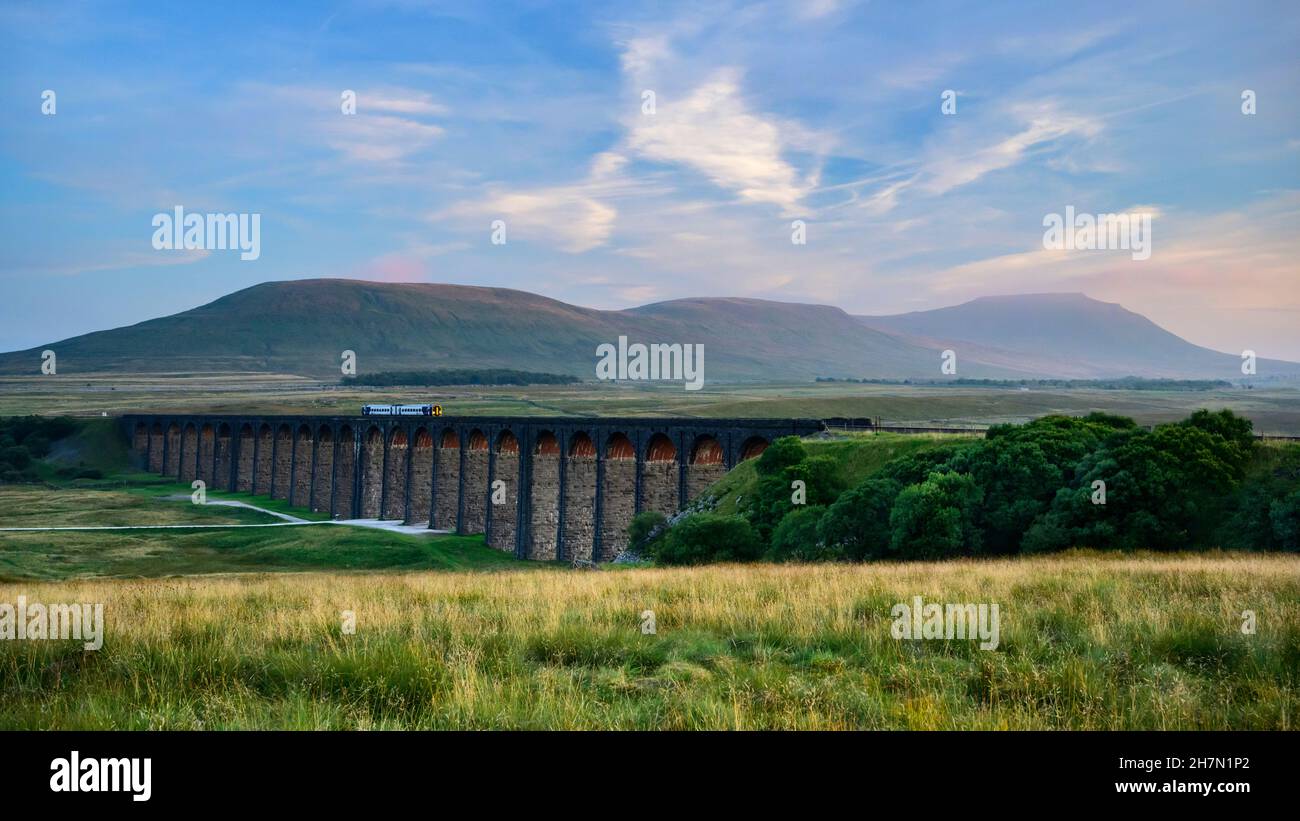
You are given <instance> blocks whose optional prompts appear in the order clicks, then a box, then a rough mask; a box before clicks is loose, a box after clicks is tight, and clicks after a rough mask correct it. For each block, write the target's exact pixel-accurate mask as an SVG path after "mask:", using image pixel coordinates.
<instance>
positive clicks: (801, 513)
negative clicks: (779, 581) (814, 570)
mask: <svg viewBox="0 0 1300 821" xmlns="http://www.w3.org/2000/svg"><path fill="white" fill-rule="evenodd" d="M825 512H826V508H825V507H823V506H821V505H809V506H807V507H801V508H799V509H798V510H795V511H792V512H791V513H789V514H787V515H786V517H785V518H784V519H782V520H781V523H780V524H779V525H777V526H776V530H774V531H772V547H771V548H770V549H769V550H768V552H767V557H768V558H769V559H772V560H774V561H778V562H782V561H800V562H814V561H827V560H831V559H838V558H841V555H842V554H839V553H838V552H837V551H835V550H833V549H831V548H829V547H828V546H826V545H824V544H823V543H822V540H821V537H820V536H819V535H818V529H817V525H818V524H819V523H820V522H821V519H822V515H823V514H824V513H825Z"/></svg>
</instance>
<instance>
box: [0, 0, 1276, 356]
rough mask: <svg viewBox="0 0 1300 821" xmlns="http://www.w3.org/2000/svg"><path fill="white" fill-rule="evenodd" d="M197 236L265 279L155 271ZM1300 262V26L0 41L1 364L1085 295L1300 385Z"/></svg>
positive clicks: (508, 27)
mask: <svg viewBox="0 0 1300 821" xmlns="http://www.w3.org/2000/svg"><path fill="white" fill-rule="evenodd" d="M46 91H52V92H54V95H53V102H54V110H53V113H46V112H45V111H44V110H43V107H44V108H46V109H48V105H47V102H48V100H47V99H46V97H47V95H45V94H44V92H46ZM347 91H351V92H353V93H354V94H355V101H356V105H355V113H352V114H349V113H345V112H344V105H343V97H344V93H345V92H347ZM1246 91H1250V92H1253V95H1252V98H1253V102H1254V113H1253V114H1248V113H1245V112H1244V111H1243V106H1244V103H1243V93H1244V92H1246ZM651 95H652V96H651ZM945 100H949V101H955V110H953V107H952V106H948V108H949V112H948V113H945V110H944V109H945V105H944V104H945ZM178 205H179V206H182V207H183V208H184V209H185V211H186V212H191V213H193V212H198V213H237V214H250V215H251V214H258V215H260V255H259V256H258V257H257V259H250V260H244V259H241V258H240V254H239V253H238V252H237V251H229V250H221V249H208V250H202V249H200V250H174V249H170V250H169V249H163V250H158V249H155V248H154V244H153V237H154V233H155V230H154V226H153V220H154V217H155V215H157V214H160V213H166V214H170V213H172V212H173V209H174V208H175V207H176V206H178ZM1067 207H1069V208H1072V209H1073V210H1074V211H1075V212H1077V213H1086V214H1105V213H1132V214H1138V213H1146V214H1150V215H1151V226H1152V227H1151V254H1150V257H1149V258H1147V259H1134V258H1133V257H1134V254H1132V253H1130V252H1129V251H1125V250H1115V249H1110V250H1077V249H1048V248H1045V247H1044V241H1043V238H1044V237H1043V235H1044V231H1045V229H1044V219H1045V217H1047V216H1048V215H1051V214H1064V213H1065V212H1066V208H1067ZM497 220H500V221H501V223H503V224H504V226H505V242H504V243H503V244H496V243H494V242H493V236H494V229H493V224H494V221H497ZM796 222H798V223H799V224H802V226H803V236H804V239H805V241H804V242H803V243H802V244H796V243H794V242H792V236H793V235H794V234H795V231H796V227H795V226H796ZM497 239H500V234H499V232H498V233H497ZM1298 252H1300V3H1294V2H1240V1H1239V0H1238V1H1237V2H1224V3H1215V2H1206V3H1186V2H1181V0H1180V1H1179V2H1132V1H1131V0H1130V1H1129V2H1121V3H1108V2H1089V3H1087V4H1081V5H1075V4H1044V3H1040V2H1006V3H998V2H987V1H986V0H981V1H980V2H969V3H967V2H942V3H940V2H884V1H883V0H873V2H852V1H851V0H842V1H841V2H837V1H836V0H802V2H761V3H743V4H742V3H728V2H707V3H703V2H698V0H696V1H695V2H683V3H672V2H666V3H653V4H646V3H638V2H630V1H629V2H618V3H591V4H586V3H533V2H524V3H512V2H493V3H490V4H489V3H476V2H464V0H457V2H447V3H443V2H428V3H426V2H414V0H393V1H390V2H364V1H359V2H337V3H325V2H312V3H295V2H277V3H266V2H256V3H243V2H224V3H221V4H217V5H201V6H199V5H192V4H180V3H177V4H130V3H96V2H75V3H60V2H39V3H30V4H28V3H14V2H5V3H4V4H3V5H0V350H15V349H22V348H28V347H32V346H37V345H42V344H45V343H48V342H53V341H56V340H59V339H63V338H66V337H69V336H73V335H77V334H81V333H86V332H89V331H93V330H101V329H105V328H112V327H117V326H121V325H128V324H133V323H136V322H140V321H143V320H145V319H150V318H153V317H156V316H163V315H167V314H171V313H175V312H177V311H181V310H186V309H189V308H192V307H195V306H198V305H201V304H204V303H207V302H209V301H211V300H213V299H216V298H218V297H220V296H222V295H224V294H227V293H230V292H232V291H235V290H238V289H240V288H245V287H248V286H250V285H254V284H257V283H259V282H265V281H270V280H286V279H302V278H314V277H347V278H356V279H370V280H376V281H385V282H449V283H459V284H469V285H488V286H500V287H510V288H519V289H523V290H527V291H533V292H537V293H541V294H544V295H546V296H549V297H553V298H556V299H560V300H564V301H566V302H571V303H575V304H579V305H584V306H589V307H595V308H624V307H631V306H635V305H639V304H644V303H647V302H655V301H660V300H666V299H675V298H682V297H695V296H745V297H757V298H765V299H775V300H785V301H792V302H816V303H826V304H832V305H837V306H839V307H842V308H844V309H845V310H847V311H849V312H851V313H860V314H888V313H898V312H904V311H914V310H923V309H928V308H937V307H943V306H946V305H953V304H957V303H960V302H964V301H966V300H968V299H973V298H976V297H980V296H988V295H998V294H1014V293H1042V292H1082V293H1085V294H1087V295H1089V296H1091V297H1093V298H1096V299H1101V300H1104V301H1107V302H1118V303H1120V304H1122V305H1124V306H1125V307H1127V308H1129V309H1130V310H1133V311H1137V312H1139V313H1142V314H1144V315H1146V316H1148V317H1150V318H1151V319H1152V320H1154V321H1155V322H1157V323H1158V324H1160V325H1162V326H1164V327H1166V328H1168V329H1169V330H1171V331H1173V332H1175V333H1177V334H1179V335H1181V336H1183V337H1185V338H1187V339H1189V340H1191V341H1193V342H1196V343H1198V344H1201V345H1205V346H1208V347H1212V348H1216V349H1219V350H1222V351H1227V352H1232V353H1239V352H1240V351H1242V350H1245V349H1250V350H1254V351H1256V353H1257V354H1258V355H1259V356H1261V357H1276V358H1284V359H1290V360H1295V361H1300V253H1298Z"/></svg>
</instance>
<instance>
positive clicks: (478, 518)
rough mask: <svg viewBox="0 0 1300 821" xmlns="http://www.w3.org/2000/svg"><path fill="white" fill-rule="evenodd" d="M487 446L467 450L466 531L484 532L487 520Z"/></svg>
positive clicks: (465, 487) (465, 488) (464, 529)
mask: <svg viewBox="0 0 1300 821" xmlns="http://www.w3.org/2000/svg"><path fill="white" fill-rule="evenodd" d="M487 475H488V451H487V447H486V446H484V447H482V448H477V449H475V448H470V449H469V450H468V451H466V452H465V484H464V485H463V492H464V494H465V522H464V526H463V529H462V530H463V532H464V533H482V532H483V529H484V525H485V524H486V521H487Z"/></svg>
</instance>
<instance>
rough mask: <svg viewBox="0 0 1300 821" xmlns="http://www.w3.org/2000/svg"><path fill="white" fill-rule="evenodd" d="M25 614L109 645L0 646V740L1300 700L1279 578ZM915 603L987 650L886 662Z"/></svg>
mask: <svg viewBox="0 0 1300 821" xmlns="http://www.w3.org/2000/svg"><path fill="white" fill-rule="evenodd" d="M20 594H22V595H26V596H27V598H28V600H29V601H45V602H72V601H81V602H94V601H100V602H104V604H105V618H106V622H107V624H106V631H105V641H104V646H103V649H101V650H100V651H98V652H85V651H83V650H82V649H81V647H80V645H79V644H78V643H77V642H73V641H68V642H30V641H24V642H20V641H0V693H3V698H2V699H0V727H6V728H18V727H29V728H72V727H76V728H128V727H130V728H200V727H201V728H254V727H291V728H325V727H330V728H661V729H696V728H728V729H730V728H734V729H757V728H809V729H846V728H908V729H948V728H956V729H993V728H1087V729H1128V728H1144V729H1181V728H1206V729H1209V728H1273V729H1291V728H1293V727H1294V726H1295V716H1296V708H1297V686H1298V685H1300V560H1298V559H1297V558H1296V557H1288V556H1277V555H1270V556H1259V555H1240V554H1235V555H1234V554H1200V555H1193V556H1167V555H1161V556H1124V557H1120V556H1110V555H1099V554H1065V555H1057V556H1052V557H1046V558H1033V559H1017V560H1006V561H980V562H975V561H970V562H947V563H912V564H896V565H879V564H877V565H865V566H864V565H818V566H789V565H786V566H743V567H742V566H718V567H707V568H699V569H633V570H607V571H593V572H580V571H571V570H563V569H558V568H555V569H549V568H548V569H533V570H527V571H500V572H491V573H408V574H398V573H380V574H338V573H310V574H295V575H255V576H238V577H206V578H177V579H155V580H142V581H126V580H113V581H103V580H86V581H73V582H41V583H23V584H0V601H8V602H13V601H15V599H16V597H17V596H18V595H20ZM914 595H921V596H923V597H924V598H925V600H926V601H927V602H990V603H992V602H996V603H998V604H999V605H1000V610H1001V616H1002V619H1001V621H1002V631H1001V633H1002V635H1001V646H1000V647H999V649H997V650H995V651H982V650H979V649H978V648H977V647H976V646H975V643H974V642H968V641H961V640H954V641H925V642H909V641H896V640H894V639H892V638H891V637H890V623H891V617H890V608H891V607H892V606H893V605H894V604H895V603H897V602H903V601H909V600H910V598H911V597H912V596H914ZM344 610H351V611H354V612H355V614H356V633H355V635H345V634H343V633H342V632H341V618H340V613H341V611H344ZM644 610H653V611H654V614H655V621H656V627H657V630H656V633H655V634H654V635H645V634H643V633H642V631H641V625H642V621H641V617H640V614H641V613H642V611H644ZM1243 610H1253V611H1254V612H1255V613H1256V618H1257V633H1255V634H1254V635H1243V634H1242V632H1241V630H1240V627H1241V623H1242V618H1241V613H1242V611H1243Z"/></svg>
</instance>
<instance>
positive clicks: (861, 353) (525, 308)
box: [0, 279, 1022, 381]
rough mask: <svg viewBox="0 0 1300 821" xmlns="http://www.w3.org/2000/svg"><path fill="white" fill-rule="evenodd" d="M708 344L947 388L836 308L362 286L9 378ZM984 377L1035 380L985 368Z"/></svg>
mask: <svg viewBox="0 0 1300 821" xmlns="http://www.w3.org/2000/svg"><path fill="white" fill-rule="evenodd" d="M619 336H626V337H628V339H629V342H645V343H651V342H658V343H670V344H671V343H683V344H695V345H700V344H702V345H704V349H705V360H704V361H705V368H706V370H705V374H706V378H707V379H709V380H714V381H763V380H791V379H793V380H800V381H802V380H808V379H811V378H812V377H813V376H814V375H833V376H855V377H885V376H900V375H901V376H908V377H920V376H925V377H934V376H938V375H939V352H938V351H936V350H932V349H929V348H927V347H925V346H924V345H916V344H912V343H910V342H905V341H900V340H898V339H896V338H894V337H892V336H890V335H889V334H886V333H882V332H880V331H878V330H874V329H872V328H869V327H866V326H865V325H863V324H862V323H860V322H858V321H856V320H855V319H854V318H853V317H851V316H850V315H849V314H847V313H845V312H844V311H842V310H840V309H839V308H833V307H829V306H823V305H796V304H788V303H781V302H765V301H762V300H750V299H688V300H677V301H673V302H663V303H658V304H654V305H646V306H643V307H640V308H635V309H632V310H625V311H599V310H594V309H590V308H582V307H579V306H576V305H569V304H566V303H563V302H559V301H557V300H554V299H548V298H546V297H542V296H538V295H536V294H531V293H527V292H525V291H516V290H511V289H507V288H480V287H471V286H462V285H434V284H392V283H377V282H361V281H354V280H326V279H317V280H296V281H290V282H268V283H263V284H261V285H255V286H253V287H251V288H246V289H244V290H242V291H237V292H235V293H233V294H230V295H228V296H225V297H222V298H221V299H218V300H216V301H214V302H211V303H209V304H207V305H203V306H201V307H198V308H195V309H193V310H189V311H184V312H182V313H179V314H174V315H172V316H168V317H162V318H159V319H152V320H149V321H147V322H141V323H139V324H137V325H132V326H130V327H127V328H118V329H115V330H110V331H99V332H96V333H91V334H85V335H83V336H78V337H74V338H72V339H67V340H63V341H61V342H56V343H51V344H49V345H45V346H38V347H36V348H33V349H30V350H28V351H20V352H16V353H12V354H3V355H0V373H32V372H34V370H35V369H34V368H33V364H34V363H39V361H40V356H39V353H40V351H41V350H42V349H43V348H46V347H48V348H50V349H53V350H54V351H55V352H56V353H57V354H58V357H59V358H58V364H59V373H61V374H63V373H67V374H75V373H86V372H90V371H95V372H178V371H180V372H193V371H232V370H233V371H259V372H279V373H298V374H305V375H312V376H322V377H330V376H338V375H339V363H340V355H341V353H342V352H343V351H345V350H351V351H355V352H356V354H357V361H358V370H359V371H365V372H373V371H383V370H417V369H418V370H434V369H440V368H467V367H473V368H511V369H518V370H529V371H540V372H548V373H563V374H573V375H575V376H580V377H582V378H585V379H591V378H594V376H595V363H596V359H597V357H596V353H595V352H596V347H597V346H598V345H600V344H602V343H616V342H617V341H618V338H619ZM975 371H977V372H978V375H981V376H989V377H996V376H1014V375H1022V374H1021V372H1020V371H1017V370H1015V369H1012V368H1005V367H997V366H994V367H978V366H973V372H972V375H975V373H974V372H975Z"/></svg>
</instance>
